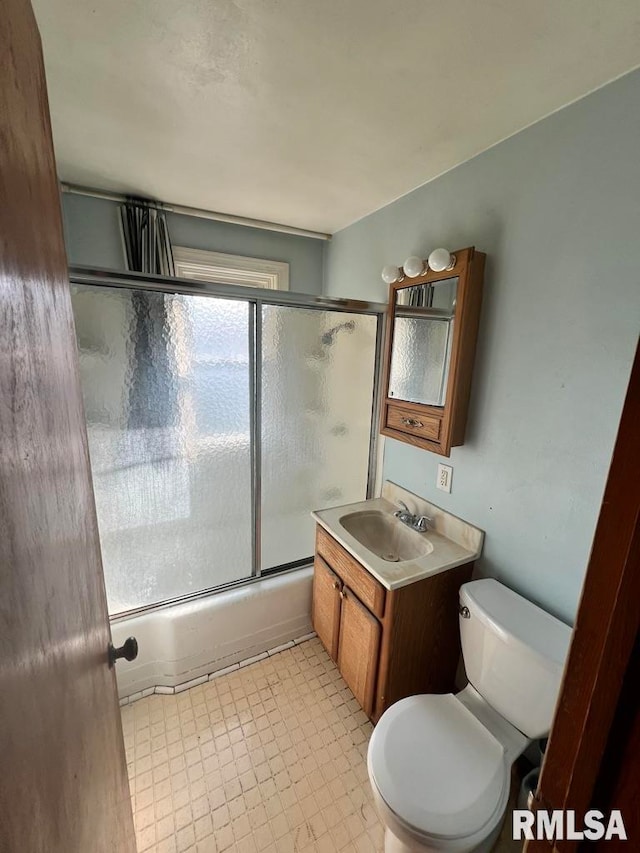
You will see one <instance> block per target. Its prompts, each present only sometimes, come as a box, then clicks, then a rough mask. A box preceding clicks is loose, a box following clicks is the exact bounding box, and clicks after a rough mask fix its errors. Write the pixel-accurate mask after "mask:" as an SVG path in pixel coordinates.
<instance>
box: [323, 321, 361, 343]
mask: <svg viewBox="0 0 640 853" xmlns="http://www.w3.org/2000/svg"><path fill="white" fill-rule="evenodd" d="M355 327H356V324H355V323H354V322H353V320H347V321H346V322H345V323H338V325H337V326H334V327H333V328H332V329H329V331H328V332H325V333H324V334H323V335H322V337H321V338H320V340H321V342H322V345H323V346H325V347H330V346H331V345H332V344H333V342H334V341H335V339H336V335H337V333H338V332H339V331H340V329H346V330H347V331H349V332H353V330H354V329H355Z"/></svg>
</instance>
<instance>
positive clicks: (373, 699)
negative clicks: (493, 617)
mask: <svg viewBox="0 0 640 853" xmlns="http://www.w3.org/2000/svg"><path fill="white" fill-rule="evenodd" d="M472 571H473V563H467V564H465V565H463V566H458V567H457V568H455V569H450V570H448V571H445V572H441V573H440V574H437V575H434V576H432V577H430V578H425V579H424V580H420V581H416V582H415V583H411V584H408V585H407V586H404V587H401V588H400V589H396V590H388V589H386V588H385V587H384V586H382V584H380V583H379V582H378V581H377V580H376V579H375V578H374V577H373V576H372V575H371V574H369V572H368V571H367V570H366V569H365V568H364V566H362V565H361V564H360V563H359V562H358V561H357V560H356V559H355V558H354V557H352V556H351V554H349V553H348V551H346V550H345V549H344V548H343V547H342V546H341V545H340V544H339V543H338V542H337V541H336V540H335V539H334V538H333V537H332V536H331V535H330V534H329V533H327V531H326V530H324V528H322V527H320V525H318V526H317V528H316V555H315V562H314V576H313V605H312V621H313V627H314V630H315V631H316V633H317V635H318V637H319V639H320V642H321V643H322V645H323V646H324V647H325V649H326V650H327V652H328V653H329V655H330V656H331V658H332V659H333V660H334V661H335V662H336V664H337V666H338V669H339V670H340V672H341V674H342V677H343V678H344V680H345V681H346V682H347V684H348V685H349V687H350V688H351V690H352V692H353V694H354V696H355V697H356V699H357V700H358V702H359V703H360V705H361V706H362V708H363V710H364V711H365V713H366V714H367V716H368V717H370V718H371V719H372V720H373V721H374V722H376V721H377V720H378V719H379V718H380V716H381V715H382V713H383V711H385V710H386V709H387V708H388V707H389V706H390V705H392V704H393V703H394V702H397V701H398V700H399V699H403V698H404V697H405V696H412V695H414V694H416V693H448V692H450V691H453V690H454V680H455V675H456V668H457V666H458V660H459V657H460V632H459V628H458V590H459V589H460V586H461V585H462V584H463V583H466V581H468V580H470V578H471V573H472Z"/></svg>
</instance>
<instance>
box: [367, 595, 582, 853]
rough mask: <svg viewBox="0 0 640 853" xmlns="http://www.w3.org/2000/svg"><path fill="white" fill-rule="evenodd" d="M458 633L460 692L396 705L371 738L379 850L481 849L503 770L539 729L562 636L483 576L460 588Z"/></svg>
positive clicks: (499, 802) (500, 807)
mask: <svg viewBox="0 0 640 853" xmlns="http://www.w3.org/2000/svg"><path fill="white" fill-rule="evenodd" d="M460 635H461V639H462V654H463V657H464V662H465V668H466V672H467V676H468V678H469V684H468V686H467V687H465V689H464V690H462V691H461V692H460V693H457V694H455V695H454V694H452V693H448V694H445V695H439V694H428V695H422V696H410V697H409V698H407V699H402V700H401V701H400V702H396V704H395V705H392V706H391V707H390V708H389V709H388V710H387V711H385V713H384V714H383V715H382V717H381V718H380V721H379V722H378V725H377V726H376V727H375V729H374V731H373V735H372V736H371V741H370V743H369V753H368V767H369V779H370V781H371V787H372V789H373V795H374V800H375V802H376V807H377V809H378V813H379V815H380V818H381V820H382V822H383V823H384V825H385V827H386V831H385V851H386V853H409V851H430V850H431V851H436V850H444V851H455V853H462V851H472V850H473V851H489V850H491V848H492V846H493V844H494V843H495V841H496V839H497V837H498V835H499V834H500V829H501V827H502V822H503V819H504V815H505V811H506V807H507V802H508V800H509V790H510V783H511V765H512V764H513V762H514V761H515V760H516V758H517V757H518V756H519V755H520V754H521V753H522V752H523V751H524V750H525V749H526V747H527V745H528V744H529V743H530V742H531V740H533V739H535V738H540V737H544V736H545V735H546V734H548V732H549V728H550V726H551V720H552V717H553V711H554V707H555V703H556V699H557V696H558V690H559V687H560V679H561V676H562V669H563V666H564V661H565V657H566V654H567V649H568V647H569V640H570V637H571V629H570V628H569V627H568V626H567V625H565V624H564V623H563V622H560V621H559V620H558V619H556V618H554V617H553V616H551V615H550V614H549V613H546V612H545V611H544V610H541V609H540V608H539V607H536V605H535V604H532V603H531V602H530V601H527V600H526V599H525V598H522V596H520V595H517V594H516V593H515V592H513V591H512V590H510V589H508V588H507V587H505V586H503V585H502V584H500V583H498V581H495V580H489V579H487V580H478V581H472V582H471V583H467V584H464V586H462V587H461V589H460Z"/></svg>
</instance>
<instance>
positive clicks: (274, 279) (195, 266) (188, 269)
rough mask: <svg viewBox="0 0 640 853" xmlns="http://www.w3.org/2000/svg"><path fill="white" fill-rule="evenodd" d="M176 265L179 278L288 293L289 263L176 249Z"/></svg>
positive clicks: (175, 247) (174, 257) (182, 248)
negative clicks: (285, 291)
mask: <svg viewBox="0 0 640 853" xmlns="http://www.w3.org/2000/svg"><path fill="white" fill-rule="evenodd" d="M173 263H174V269H175V275H176V277H177V278H188V279H191V280H192V281H194V280H195V281H210V282H216V283H221V284H236V285H240V286H241V287H258V288H261V289H263V290H289V264H288V263H286V262H284V261H270V260H266V259H265V258H250V257H246V256H244V255H228V254H225V253H223V252H211V251H208V250H203V249H189V248H188V247H186V246H173Z"/></svg>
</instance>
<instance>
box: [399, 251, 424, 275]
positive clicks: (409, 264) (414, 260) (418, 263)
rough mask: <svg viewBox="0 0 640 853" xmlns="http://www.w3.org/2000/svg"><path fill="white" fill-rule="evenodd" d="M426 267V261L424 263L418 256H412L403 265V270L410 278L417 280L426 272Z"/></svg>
mask: <svg viewBox="0 0 640 853" xmlns="http://www.w3.org/2000/svg"><path fill="white" fill-rule="evenodd" d="M426 266H427V264H426V261H423V260H422V258H419V257H418V256H417V255H411V257H410V258H407V260H406V261H405V262H404V264H403V265H402V269H403V270H404V274H405V275H407V276H409V278H415V277H416V276H418V275H422V273H423V272H426Z"/></svg>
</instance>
